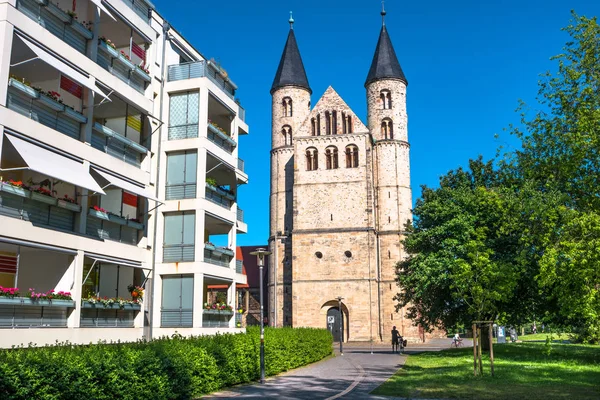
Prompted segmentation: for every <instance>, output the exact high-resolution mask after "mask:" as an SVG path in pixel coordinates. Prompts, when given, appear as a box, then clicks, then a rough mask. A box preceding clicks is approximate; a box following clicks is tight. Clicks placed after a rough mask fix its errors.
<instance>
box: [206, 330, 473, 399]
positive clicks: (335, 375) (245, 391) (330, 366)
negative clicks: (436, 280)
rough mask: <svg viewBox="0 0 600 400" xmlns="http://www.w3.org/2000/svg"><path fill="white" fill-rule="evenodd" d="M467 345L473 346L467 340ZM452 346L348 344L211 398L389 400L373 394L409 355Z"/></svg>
mask: <svg viewBox="0 0 600 400" xmlns="http://www.w3.org/2000/svg"><path fill="white" fill-rule="evenodd" d="M464 342H465V345H470V343H468V341H467V340H465V341H464ZM449 347H450V339H434V340H431V341H430V342H429V343H427V344H421V345H418V344H414V345H412V344H409V346H408V347H407V348H406V349H405V351H404V352H403V353H402V354H398V353H393V352H392V351H391V348H389V349H388V348H386V347H381V346H375V347H373V348H371V347H370V346H369V345H366V346H365V345H364V344H359V343H357V344H348V345H344V354H343V355H340V353H339V345H337V344H334V351H335V356H334V357H330V358H328V359H325V360H323V361H320V362H317V363H314V364H311V365H308V366H306V367H302V368H298V369H295V370H292V371H288V372H286V373H283V374H280V375H277V376H275V377H271V378H268V379H267V381H266V382H265V384H263V385H261V384H259V383H254V384H249V385H242V386H237V387H234V388H230V389H228V390H227V391H223V392H219V393H213V394H211V395H209V396H206V397H204V398H207V399H230V398H231V399H299V400H304V399H311V400H316V399H327V400H333V399H349V400H353V399H361V400H362V399H386V400H391V399H393V398H392V397H387V396H374V395H370V394H369V393H370V392H371V391H373V390H374V389H375V388H377V387H378V386H379V385H381V384H382V383H383V382H385V381H386V380H387V379H388V378H389V377H390V376H392V375H393V374H394V373H395V372H396V371H397V370H398V369H400V368H402V366H403V365H404V363H405V361H406V358H407V355H408V354H411V353H417V352H422V351H439V350H442V349H447V348H449Z"/></svg>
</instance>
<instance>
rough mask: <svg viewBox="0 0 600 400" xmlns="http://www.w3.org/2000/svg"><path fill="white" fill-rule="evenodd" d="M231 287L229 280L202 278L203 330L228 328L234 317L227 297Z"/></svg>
mask: <svg viewBox="0 0 600 400" xmlns="http://www.w3.org/2000/svg"><path fill="white" fill-rule="evenodd" d="M231 285H233V281H231V280H230V279H224V278H216V277H208V276H205V277H204V288H203V293H204V296H205V297H204V298H203V299H202V300H203V302H202V304H203V306H204V309H203V310H202V327H203V328H228V327H229V325H230V321H231V319H232V317H233V315H234V311H233V305H234V304H232V303H234V302H232V301H231V300H232V299H231V298H229V296H227V292H228V290H229V288H230V287H231Z"/></svg>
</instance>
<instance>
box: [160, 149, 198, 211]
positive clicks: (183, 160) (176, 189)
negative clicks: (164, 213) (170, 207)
mask: <svg viewBox="0 0 600 400" xmlns="http://www.w3.org/2000/svg"><path fill="white" fill-rule="evenodd" d="M197 164H198V153H197V152H196V151H195V150H194V151H191V150H188V151H182V152H174V153H169V154H167V185H166V194H165V198H166V199H167V200H177V199H194V198H196V171H197Z"/></svg>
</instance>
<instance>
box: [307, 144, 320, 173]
mask: <svg viewBox="0 0 600 400" xmlns="http://www.w3.org/2000/svg"><path fill="white" fill-rule="evenodd" d="M318 168H319V153H318V152H317V149H315V148H314V147H309V148H308V149H306V170H307V171H316V170H317V169H318Z"/></svg>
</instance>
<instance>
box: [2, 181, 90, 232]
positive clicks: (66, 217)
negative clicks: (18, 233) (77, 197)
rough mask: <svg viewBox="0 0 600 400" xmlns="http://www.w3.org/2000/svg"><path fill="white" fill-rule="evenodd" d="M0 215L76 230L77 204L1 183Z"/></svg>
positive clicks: (49, 226) (40, 224)
mask: <svg viewBox="0 0 600 400" xmlns="http://www.w3.org/2000/svg"><path fill="white" fill-rule="evenodd" d="M0 189H1V191H0V215H4V216H7V217H12V218H17V219H21V220H23V221H29V222H31V223H32V224H33V225H39V226H42V227H47V228H51V229H57V230H60V231H66V232H75V230H74V227H75V213H76V212H77V211H76V210H78V209H79V210H80V208H79V206H78V205H76V204H71V203H65V202H64V201H58V200H57V199H56V198H54V197H50V196H46V195H42V194H39V193H32V192H30V191H29V190H26V189H22V188H20V189H19V188H15V187H13V186H10V185H5V184H0Z"/></svg>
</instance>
